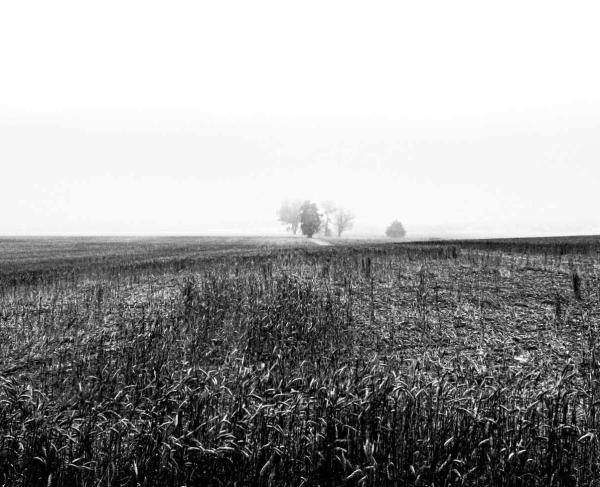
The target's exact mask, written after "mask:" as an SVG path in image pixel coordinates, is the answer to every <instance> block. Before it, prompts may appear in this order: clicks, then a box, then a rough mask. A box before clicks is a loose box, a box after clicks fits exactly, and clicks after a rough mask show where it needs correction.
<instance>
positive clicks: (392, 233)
mask: <svg viewBox="0 0 600 487" xmlns="http://www.w3.org/2000/svg"><path fill="white" fill-rule="evenodd" d="M385 234H386V235H387V236H388V237H390V238H403V237H405V236H406V230H405V229H404V226H403V225H402V223H400V222H399V221H398V220H394V221H393V222H392V223H391V225H390V226H389V227H387V230H386V231H385Z"/></svg>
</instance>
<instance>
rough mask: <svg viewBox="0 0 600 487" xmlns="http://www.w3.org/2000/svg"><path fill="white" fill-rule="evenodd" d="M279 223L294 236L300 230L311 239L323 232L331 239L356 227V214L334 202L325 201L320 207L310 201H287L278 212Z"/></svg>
mask: <svg viewBox="0 0 600 487" xmlns="http://www.w3.org/2000/svg"><path fill="white" fill-rule="evenodd" d="M277 217H278V219H279V221H280V222H281V223H282V224H283V225H285V226H286V229H287V230H288V231H291V232H292V233H293V234H294V235H296V234H297V233H298V230H300V231H301V232H302V235H306V236H307V237H308V238H311V237H312V236H313V235H315V234H317V233H319V232H320V231H322V232H323V235H324V236H325V237H330V236H331V235H332V233H333V231H335V233H336V235H337V236H338V237H341V236H342V234H343V233H344V232H345V231H347V230H350V229H351V228H352V226H353V225H354V219H355V216H354V213H352V212H351V211H350V210H348V209H346V208H341V207H337V206H336V205H335V204H334V203H333V202H332V201H323V202H322V203H321V204H320V205H317V204H316V203H313V202H311V201H309V200H306V201H304V202H303V201H301V200H286V201H284V202H283V203H281V206H280V207H279V210H278V211H277Z"/></svg>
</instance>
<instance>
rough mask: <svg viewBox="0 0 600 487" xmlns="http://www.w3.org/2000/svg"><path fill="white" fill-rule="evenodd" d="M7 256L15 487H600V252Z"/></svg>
mask: <svg viewBox="0 0 600 487" xmlns="http://www.w3.org/2000/svg"><path fill="white" fill-rule="evenodd" d="M327 241H328V242H329V243H332V245H330V246H326V245H323V246H319V245H315V244H313V243H312V242H310V241H308V240H306V239H300V238H292V237H290V238H285V237H282V238H266V237H265V238H258V237H230V238H217V237H202V238H192V237H185V238H175V237H173V238H152V239H142V238H131V239H119V238H113V239H106V238H64V239H63V238H61V239H58V238H54V239H43V238H36V239H0V485H15V486H38V485H39V486H53V485H69V486H71V485H72V486H79V485H86V486H87V485H90V486H91V485H101V486H151V485H161V486H162V485H165V486H183V485H188V486H192V485H214V486H217V485H236V486H253V485H263V486H278V485H286V486H287V485H290V486H301V485H303V486H318V485H320V486H329V485H330V486H334V485H357V486H358V485H360V486H367V485H368V486H379V485H421V486H428V485H436V486H438V485H439V486H441V485H513V486H521V485H522V486H525V485H527V486H529V485H539V486H551V485H555V486H562V485H572V486H576V485H582V486H583V485H599V484H600V444H599V439H598V428H599V422H600V409H599V408H600V357H599V356H598V348H597V341H598V338H599V337H598V331H599V328H600V238H599V237H593V236H591V237H574V238H557V239H512V240H508V239H506V240H471V241H445V242H444V241H436V242H423V243H397V242H394V243H381V242H378V241H376V240H372V241H371V240H362V241H359V242H357V241H353V240H351V239H327Z"/></svg>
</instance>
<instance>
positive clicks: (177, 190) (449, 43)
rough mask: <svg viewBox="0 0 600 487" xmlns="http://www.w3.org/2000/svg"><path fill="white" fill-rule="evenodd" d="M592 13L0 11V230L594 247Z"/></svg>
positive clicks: (546, 6)
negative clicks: (292, 219) (307, 203)
mask: <svg viewBox="0 0 600 487" xmlns="http://www.w3.org/2000/svg"><path fill="white" fill-rule="evenodd" d="M596 5H597V3H596V2H589V3H583V2H574V1H570V2H550V1H540V2H531V1H529V2H528V1H518V2H510V1H503V2H493V3H492V2H482V1H473V2H461V1H454V2H447V1H440V2H428V1H422V2H399V1H395V2H389V3H386V2H373V1H369V2H367V1H364V2H356V3H354V2H349V1H341V2H331V1H330V2H328V1H323V0H322V1H318V2H307V1H303V2H294V3H292V2H282V1H274V2H260V1H253V2H247V1H246V2H226V1H223V2H198V1H194V2H177V1H172V0H171V1H168V2H167V1H163V2H152V1H148V0H145V1H124V0H121V1H114V2H113V1H103V2H87V1H82V0H78V1H73V2H64V1H53V2H47V1H43V2H30V1H26V0H21V1H18V2H2V3H0V167H1V169H2V172H1V179H0V181H1V182H2V185H1V186H0V204H1V205H2V206H1V208H2V218H1V219H0V234H163V233H170V234H190V233H191V234H198V233H236V232H241V233H248V232H251V231H255V232H257V233H265V232H275V231H280V226H279V225H278V224H277V222H276V221H275V211H276V208H277V206H278V204H279V202H280V201H281V200H282V199H283V198H285V197H287V196H290V197H302V198H311V199H314V200H317V201H319V200H322V199H326V198H327V199H332V200H335V201H337V202H339V203H340V204H343V205H345V206H347V207H349V208H351V209H353V210H354V211H355V213H356V215H357V223H356V230H357V231H381V229H382V228H384V227H385V225H386V224H387V223H389V222H390V221H391V220H392V219H394V218H399V219H400V220H402V221H403V222H404V223H405V225H406V227H407V228H408V230H409V232H410V231H412V232H413V233H420V232H425V231H429V232H432V231H436V232H439V231H448V232H453V233H457V234H458V233H469V234H473V235H483V234H490V235H501V234H505V235H510V234H515V235H524V234H564V233H600V213H599V211H598V210H599V208H600V191H599V190H598V188H599V186H600V64H599V63H598V48H599V47H600V29H598V25H597V24H598V19H599V18H600V6H596Z"/></svg>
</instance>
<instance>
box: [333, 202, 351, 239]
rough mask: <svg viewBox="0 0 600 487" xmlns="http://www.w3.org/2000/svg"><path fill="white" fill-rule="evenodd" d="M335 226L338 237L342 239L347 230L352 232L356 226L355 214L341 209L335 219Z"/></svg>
mask: <svg viewBox="0 0 600 487" xmlns="http://www.w3.org/2000/svg"><path fill="white" fill-rule="evenodd" d="M333 224H334V226H335V229H336V232H337V236H338V237H341V236H342V233H344V232H345V231H346V230H350V229H351V228H352V226H353V225H354V214H353V213H352V212H351V211H349V210H346V209H345V208H339V209H338V210H337V211H336V213H335V216H334V218H333Z"/></svg>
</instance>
